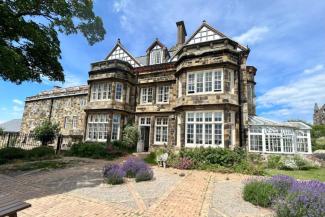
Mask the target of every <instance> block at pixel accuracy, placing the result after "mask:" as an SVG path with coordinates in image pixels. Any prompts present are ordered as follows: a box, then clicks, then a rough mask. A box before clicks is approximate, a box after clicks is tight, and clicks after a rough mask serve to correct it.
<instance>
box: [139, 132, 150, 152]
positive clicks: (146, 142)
mask: <svg viewBox="0 0 325 217" xmlns="http://www.w3.org/2000/svg"><path fill="white" fill-rule="evenodd" d="M140 134H141V135H140V139H141V141H142V144H143V151H145V152H148V151H149V135H150V127H149V126H141V127H140Z"/></svg>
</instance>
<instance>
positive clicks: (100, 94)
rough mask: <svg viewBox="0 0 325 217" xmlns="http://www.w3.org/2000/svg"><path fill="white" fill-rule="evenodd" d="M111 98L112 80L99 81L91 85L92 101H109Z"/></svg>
mask: <svg viewBox="0 0 325 217" xmlns="http://www.w3.org/2000/svg"><path fill="white" fill-rule="evenodd" d="M105 87H106V90H105ZM104 96H105V97H104ZM109 100H112V83H111V82H98V83H94V84H92V85H91V94H90V101H92V102H94V101H109Z"/></svg>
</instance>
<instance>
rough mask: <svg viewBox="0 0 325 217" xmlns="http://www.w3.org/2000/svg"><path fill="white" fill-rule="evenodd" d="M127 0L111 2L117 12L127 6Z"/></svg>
mask: <svg viewBox="0 0 325 217" xmlns="http://www.w3.org/2000/svg"><path fill="white" fill-rule="evenodd" d="M128 2H129V1H128V0H117V1H115V2H114V4H113V9H114V11H115V12H117V13H118V12H120V11H122V10H124V9H125V8H126V7H127V5H128Z"/></svg>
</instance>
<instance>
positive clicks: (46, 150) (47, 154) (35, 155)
mask: <svg viewBox="0 0 325 217" xmlns="http://www.w3.org/2000/svg"><path fill="white" fill-rule="evenodd" d="M54 155H55V151H54V149H53V147H47V146H41V147H36V148H33V149H31V150H29V151H27V157H28V158H29V159H48V158H52V157H54Z"/></svg>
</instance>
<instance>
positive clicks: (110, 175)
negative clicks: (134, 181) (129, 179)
mask: <svg viewBox="0 0 325 217" xmlns="http://www.w3.org/2000/svg"><path fill="white" fill-rule="evenodd" d="M103 176H104V178H105V179H106V181H107V183H109V184H112V185H117V184H121V183H123V182H124V180H123V178H124V177H125V172H124V171H123V170H122V168H121V167H120V165H118V164H108V165H106V166H105V167H104V168H103Z"/></svg>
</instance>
